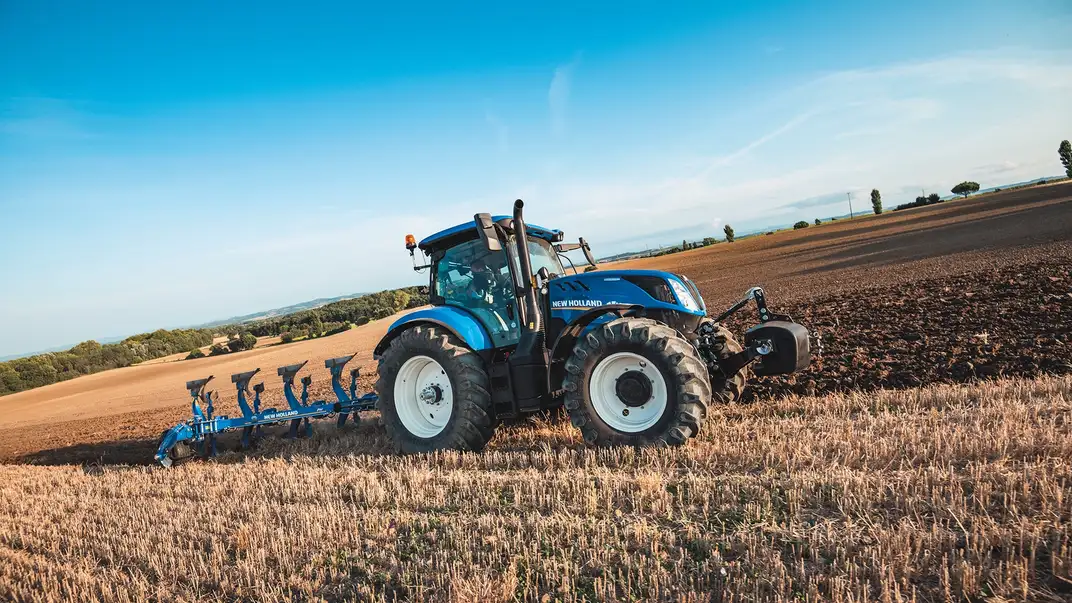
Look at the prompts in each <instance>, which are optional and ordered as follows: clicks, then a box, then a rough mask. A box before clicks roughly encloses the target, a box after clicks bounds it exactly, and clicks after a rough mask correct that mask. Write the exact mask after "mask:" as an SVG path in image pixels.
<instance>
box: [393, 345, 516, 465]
mask: <svg viewBox="0 0 1072 603" xmlns="http://www.w3.org/2000/svg"><path fill="white" fill-rule="evenodd" d="M379 373H380V374H379V379H378V380H377V381H376V393H377V394H378V395H379V401H378V402H377V407H378V408H379V410H380V414H381V416H382V418H383V424H384V427H385V428H386V430H387V437H388V439H390V440H391V442H392V443H393V444H394V445H395V447H396V448H397V449H398V450H399V451H400V452H403V453H407V454H409V453H416V452H431V451H433V450H472V451H480V450H483V449H484V447H485V446H486V445H487V443H488V441H490V440H491V437H492V436H493V435H494V433H495V423H494V411H493V409H492V405H491V394H490V393H489V387H488V385H489V379H488V373H487V371H486V369H485V368H484V363H483V361H482V360H481V359H480V357H479V356H477V354H476V353H475V352H473V351H472V350H470V349H469V348H467V347H465V346H464V344H462V343H460V342H459V341H458V340H457V339H455V338H454V337H453V335H451V334H450V333H448V332H447V331H446V330H444V329H441V328H439V327H434V326H429V325H421V326H416V327H413V328H411V329H409V330H407V331H405V332H403V333H402V334H401V335H399V336H398V337H397V338H395V340H394V341H392V342H391V345H390V346H389V347H388V348H387V350H386V351H385V352H384V353H383V355H382V356H381V357H380V365H379Z"/></svg>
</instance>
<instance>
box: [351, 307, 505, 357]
mask: <svg viewBox="0 0 1072 603" xmlns="http://www.w3.org/2000/svg"><path fill="white" fill-rule="evenodd" d="M422 324H429V325H436V326H439V327H443V328H444V329H446V330H448V331H450V332H451V334H453V335H454V336H455V337H457V338H458V339H460V340H461V341H462V342H463V343H465V345H466V347H468V348H469V349H470V350H473V351H474V352H480V351H483V350H487V349H489V348H491V347H494V346H493V344H492V342H491V336H490V335H488V332H487V330H485V329H484V326H483V325H481V324H480V321H479V320H477V318H476V316H473V314H472V313H470V312H468V311H467V310H465V309H464V308H458V307H455V306H436V307H435V308H426V309H424V310H417V311H416V312H412V313H410V314H406V315H405V316H403V317H402V318H399V319H398V320H396V321H394V322H393V323H391V327H390V328H389V329H387V334H386V335H384V336H383V339H381V340H380V342H379V343H378V344H376V349H375V350H374V351H373V353H372V356H373V358H379V357H380V355H382V354H383V353H384V352H385V351H387V347H388V346H390V345H391V342H392V341H394V339H395V338H396V337H398V336H399V335H401V334H402V333H403V332H404V331H406V330H408V329H410V328H412V327H415V326H418V325H422Z"/></svg>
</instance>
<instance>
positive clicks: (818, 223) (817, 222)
mask: <svg viewBox="0 0 1072 603" xmlns="http://www.w3.org/2000/svg"><path fill="white" fill-rule="evenodd" d="M822 223H823V221H822V220H820V219H819V218H815V225H816V226H818V225H820V224H822Z"/></svg>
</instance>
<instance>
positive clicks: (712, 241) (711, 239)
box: [703, 237, 718, 247]
mask: <svg viewBox="0 0 1072 603" xmlns="http://www.w3.org/2000/svg"><path fill="white" fill-rule="evenodd" d="M715 243H718V239H716V238H715V237H704V239H703V245H704V247H707V246H708V245H714V244H715Z"/></svg>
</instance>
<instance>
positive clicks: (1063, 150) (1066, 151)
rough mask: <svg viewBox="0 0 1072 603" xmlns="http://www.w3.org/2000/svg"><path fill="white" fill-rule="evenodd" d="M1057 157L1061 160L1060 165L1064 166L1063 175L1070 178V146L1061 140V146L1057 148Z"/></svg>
mask: <svg viewBox="0 0 1072 603" xmlns="http://www.w3.org/2000/svg"><path fill="white" fill-rule="evenodd" d="M1057 155H1058V156H1060V158H1061V165H1063V166H1065V175H1066V176H1068V177H1069V178H1072V144H1070V143H1069V142H1068V141H1067V140H1062V141H1061V146H1060V147H1057Z"/></svg>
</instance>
